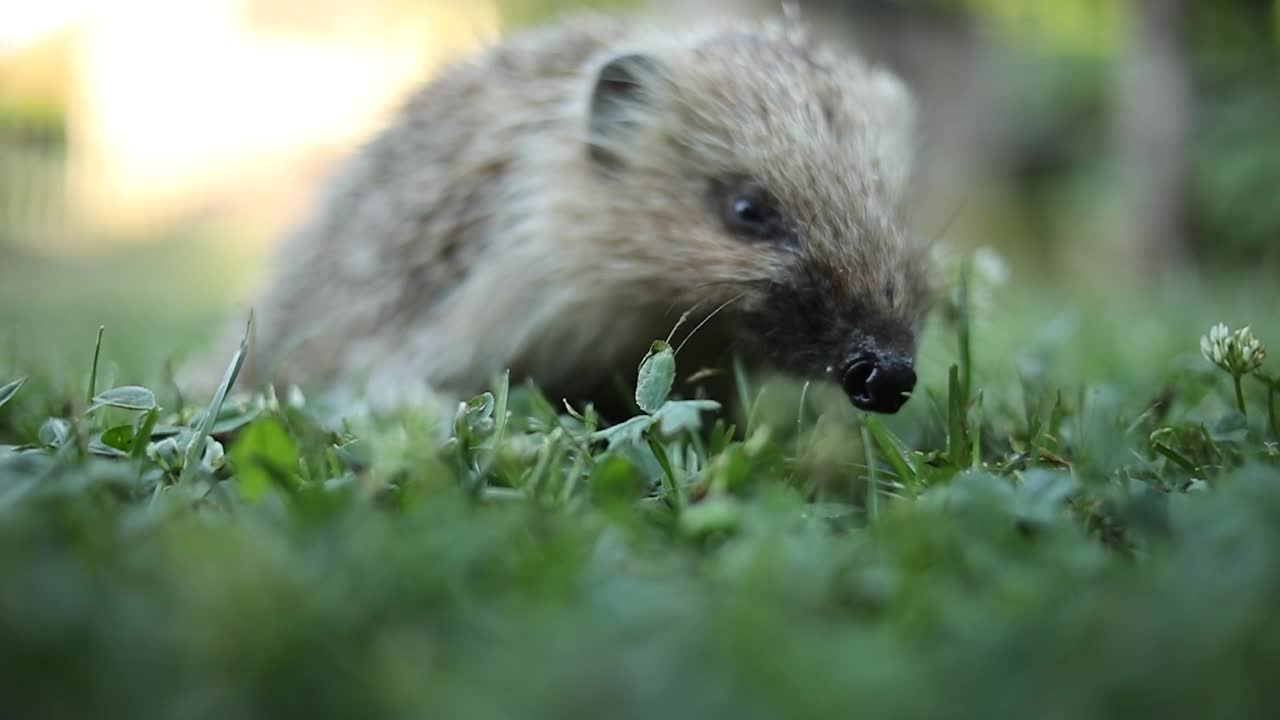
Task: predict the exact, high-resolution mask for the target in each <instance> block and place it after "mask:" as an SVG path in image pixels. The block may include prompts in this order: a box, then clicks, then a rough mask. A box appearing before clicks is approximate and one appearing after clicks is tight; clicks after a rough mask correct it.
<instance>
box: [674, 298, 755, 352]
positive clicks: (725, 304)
mask: <svg viewBox="0 0 1280 720" xmlns="http://www.w3.org/2000/svg"><path fill="white" fill-rule="evenodd" d="M743 295H746V293H745V292H741V293H738V294H737V295H735V296H733V297H731V298H729V299H728V300H725V301H724V302H722V303H720V307H718V308H716V309H715V310H712V311H711V313H710V314H709V315H707V316H706V317H705V318H703V319H702V322H700V323H698V325H697V327H695V328H694V329H692V330H690V331H689V334H688V335H685V336H684V340H683V341H681V342H680V347H678V348H676V355H679V354H680V351H681V350H682V349H684V346H685V344H686V343H688V342H689V340H690V339H691V338H693V336H694V335H696V334H697V332H698V331H699V330H701V329H702V326H703V325H706V324H707V323H709V322H711V318H713V317H715V316H716V315H719V314H720V311H721V310H724V309H725V308H727V307H729V306H730V305H732V304H733V303H735V302H737V301H739V300H741V299H742V296H743Z"/></svg>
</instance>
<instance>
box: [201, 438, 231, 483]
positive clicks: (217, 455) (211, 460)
mask: <svg viewBox="0 0 1280 720" xmlns="http://www.w3.org/2000/svg"><path fill="white" fill-rule="evenodd" d="M224 462H226V453H225V452H224V451H223V449H222V443H220V442H218V441H217V440H214V439H213V438H211V437H208V436H206V437H205V439H204V452H203V453H202V454H201V455H200V469H201V470H203V471H204V472H206V473H208V474H210V475H212V474H213V473H214V472H215V471H216V470H217V469H218V468H220V467H222V465H223V463H224Z"/></svg>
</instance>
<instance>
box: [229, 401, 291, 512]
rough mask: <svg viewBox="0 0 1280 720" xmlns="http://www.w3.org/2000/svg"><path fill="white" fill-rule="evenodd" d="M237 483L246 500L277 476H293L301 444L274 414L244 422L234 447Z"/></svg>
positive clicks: (255, 496) (256, 495) (264, 490)
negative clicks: (295, 441)
mask: <svg viewBox="0 0 1280 720" xmlns="http://www.w3.org/2000/svg"><path fill="white" fill-rule="evenodd" d="M229 455H230V457H231V462H232V463H234V464H235V468H236V484H237V486H238V487H239V489H240V495H241V496H242V497H244V498H245V499H246V500H250V501H257V500H259V499H261V498H262V496H263V495H265V494H266V493H267V490H268V489H270V488H271V486H272V485H273V484H275V482H276V481H277V479H283V478H288V477H292V476H293V475H294V473H296V472H297V467H298V447H297V445H296V444H295V443H294V441H293V438H291V437H289V433H288V432H286V431H285V429H284V426H283V425H281V424H280V421H279V420H277V419H276V418H274V417H264V418H262V419H260V420H256V421H254V422H252V423H250V424H249V425H247V426H245V428H244V431H243V432H241V433H240V437H239V439H238V440H236V443H235V444H234V445H233V446H232V447H231V451H230V453H229Z"/></svg>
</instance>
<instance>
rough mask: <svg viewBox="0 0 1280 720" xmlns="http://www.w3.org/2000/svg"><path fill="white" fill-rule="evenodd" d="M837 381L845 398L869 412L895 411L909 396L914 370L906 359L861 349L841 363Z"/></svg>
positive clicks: (890, 412) (914, 376)
mask: <svg viewBox="0 0 1280 720" xmlns="http://www.w3.org/2000/svg"><path fill="white" fill-rule="evenodd" d="M842 378H843V379H842V382H841V384H842V385H843V386H844V391H845V394H846V395H848V396H849V400H850V401H851V402H852V403H853V404H854V405H855V406H857V407H858V408H860V409H862V410H868V411H870V412H877V413H886V414H893V413H896V412H897V411H898V410H899V409H900V408H901V407H902V406H903V405H904V404H905V403H906V402H907V399H908V398H910V397H911V391H912V390H913V389H914V388H915V386H916V371H915V369H914V368H913V367H912V362H911V359H910V358H906V357H902V356H900V355H896V354H887V353H886V354H881V353H874V352H862V353H858V354H856V355H854V356H853V357H851V358H849V360H848V361H847V362H846V363H845V365H844V369H843V374H842Z"/></svg>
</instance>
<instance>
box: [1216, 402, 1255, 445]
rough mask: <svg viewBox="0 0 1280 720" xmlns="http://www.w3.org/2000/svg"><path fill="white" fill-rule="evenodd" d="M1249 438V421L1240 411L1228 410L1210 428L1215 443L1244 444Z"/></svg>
mask: <svg viewBox="0 0 1280 720" xmlns="http://www.w3.org/2000/svg"><path fill="white" fill-rule="evenodd" d="M1248 436H1249V420H1248V418H1246V417H1245V416H1244V415H1243V414H1242V413H1241V412H1240V411H1239V410H1228V411H1227V413H1226V414H1225V415H1223V416H1222V417H1220V418H1218V421H1217V422H1215V423H1214V424H1213V427H1212V428H1209V437H1210V438H1211V439H1212V440H1213V441H1214V442H1244V441H1245V439H1247V438H1248Z"/></svg>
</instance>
